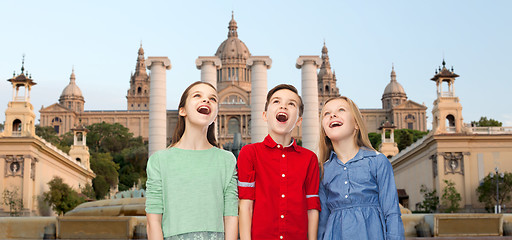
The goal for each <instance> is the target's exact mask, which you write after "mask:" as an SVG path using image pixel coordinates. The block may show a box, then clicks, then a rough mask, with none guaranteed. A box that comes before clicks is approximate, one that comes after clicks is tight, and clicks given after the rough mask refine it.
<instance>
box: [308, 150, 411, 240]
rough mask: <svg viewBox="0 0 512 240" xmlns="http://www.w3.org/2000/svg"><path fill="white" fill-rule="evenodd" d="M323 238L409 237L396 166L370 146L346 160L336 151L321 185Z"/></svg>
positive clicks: (320, 232)
mask: <svg viewBox="0 0 512 240" xmlns="http://www.w3.org/2000/svg"><path fill="white" fill-rule="evenodd" d="M319 197H320V203H321V206H322V211H321V212H320V220H319V224H318V239H319V240H321V239H322V240H324V239H325V240H334V239H351V240H352V239H368V240H378V239H405V237H404V227H403V223H402V218H401V217H400V216H401V214H400V207H399V205H398V195H397V191H396V186H395V179H394V175H393V168H392V167H391V163H390V162H389V160H388V159H387V158H386V157H385V156H384V155H383V154H381V153H378V152H375V151H373V150H370V149H368V148H360V150H359V152H358V153H357V154H356V156H354V158H352V159H350V160H349V161H348V162H347V163H345V164H343V163H342V162H341V161H340V160H339V159H338V157H337V156H336V153H335V152H334V151H333V152H332V153H331V156H330V158H329V160H328V161H327V162H326V163H325V164H324V175H323V179H322V181H321V182H320V189H319Z"/></svg>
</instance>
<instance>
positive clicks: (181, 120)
mask: <svg viewBox="0 0 512 240" xmlns="http://www.w3.org/2000/svg"><path fill="white" fill-rule="evenodd" d="M199 84H205V85H208V86H210V87H211V88H213V90H215V91H217V89H215V87H214V86H213V85H212V84H210V83H208V82H200V81H197V82H195V83H192V84H190V86H188V87H187V89H185V91H184V92H183V94H182V95H181V99H180V104H179V105H178V111H179V109H181V108H184V107H185V104H186V103H187V98H188V95H189V92H190V89H192V88H193V87H194V86H196V85H199ZM185 127H186V126H185V117H183V116H181V115H179V114H178V123H177V124H176V128H174V134H173V135H172V141H171V145H170V146H169V147H172V146H174V145H176V144H177V143H178V142H179V141H180V139H181V137H183V133H184V132H185ZM206 138H207V139H208V142H209V143H210V144H211V145H213V146H215V147H219V144H218V142H217V139H216V138H215V122H212V124H210V126H208V131H207V134H206Z"/></svg>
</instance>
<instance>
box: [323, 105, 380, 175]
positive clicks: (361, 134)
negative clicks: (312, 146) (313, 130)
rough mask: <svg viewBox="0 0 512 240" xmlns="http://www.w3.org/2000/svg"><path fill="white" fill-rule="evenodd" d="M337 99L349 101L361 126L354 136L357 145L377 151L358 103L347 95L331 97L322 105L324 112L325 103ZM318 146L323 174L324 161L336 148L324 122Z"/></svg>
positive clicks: (351, 109)
mask: <svg viewBox="0 0 512 240" xmlns="http://www.w3.org/2000/svg"><path fill="white" fill-rule="evenodd" d="M337 99H341V100H345V101H347V103H348V105H349V106H350V111H351V112H352V115H353V116H354V119H355V122H356V125H357V126H358V127H359V128H358V129H356V135H355V136H354V138H355V139H354V140H355V142H356V145H357V146H359V147H366V148H368V149H371V150H374V151H375V149H373V147H372V144H371V143H370V139H368V130H366V126H365V124H364V121H363V117H362V116H361V112H360V111H359V108H358V107H357V105H356V104H355V103H354V102H353V101H352V100H350V98H348V97H345V96H340V97H332V98H329V99H327V100H326V101H325V103H324V104H323V106H324V107H322V112H323V111H324V108H325V104H327V103H328V102H330V101H333V100H337ZM320 121H322V120H321V119H320ZM318 146H319V154H318V155H319V158H318V160H319V161H320V169H321V170H322V175H323V171H324V163H325V162H326V161H327V160H329V156H330V154H331V151H333V150H334V147H333V146H332V142H331V139H329V137H327V135H326V134H325V131H324V128H323V127H322V124H320V141H319V143H318Z"/></svg>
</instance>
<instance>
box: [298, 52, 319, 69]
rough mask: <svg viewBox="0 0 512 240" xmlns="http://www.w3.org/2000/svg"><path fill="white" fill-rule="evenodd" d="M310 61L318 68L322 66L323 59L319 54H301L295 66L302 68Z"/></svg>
mask: <svg viewBox="0 0 512 240" xmlns="http://www.w3.org/2000/svg"><path fill="white" fill-rule="evenodd" d="M308 62H312V63H313V64H314V65H315V66H316V67H317V68H319V67H320V66H322V59H321V58H320V57H319V56H314V55H306V56H299V58H297V63H296V64H295V67H296V68H298V69H301V68H302V65H304V64H305V63H308Z"/></svg>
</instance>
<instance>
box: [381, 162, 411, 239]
mask: <svg viewBox="0 0 512 240" xmlns="http://www.w3.org/2000/svg"><path fill="white" fill-rule="evenodd" d="M375 160H376V161H377V163H376V166H377V184H378V187H379V202H380V206H381V208H382V212H383V214H384V219H385V221H386V239H405V237H404V225H403V223H402V218H401V217H400V216H401V214H400V206H399V205H398V193H397V191H396V185H395V178H394V174H393V167H392V166H391V163H390V162H389V160H388V159H387V158H386V157H385V156H384V155H383V154H378V155H377V157H376V159H375Z"/></svg>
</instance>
